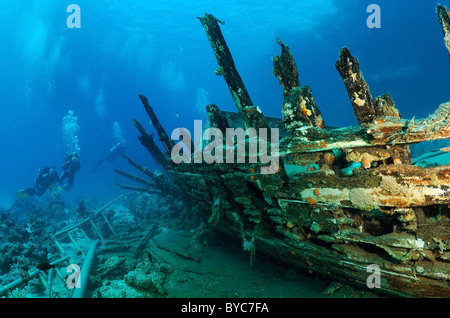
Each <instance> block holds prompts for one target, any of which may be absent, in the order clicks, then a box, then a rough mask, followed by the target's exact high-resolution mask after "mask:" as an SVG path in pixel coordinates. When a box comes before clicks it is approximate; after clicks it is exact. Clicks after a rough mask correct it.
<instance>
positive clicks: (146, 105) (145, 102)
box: [139, 95, 174, 153]
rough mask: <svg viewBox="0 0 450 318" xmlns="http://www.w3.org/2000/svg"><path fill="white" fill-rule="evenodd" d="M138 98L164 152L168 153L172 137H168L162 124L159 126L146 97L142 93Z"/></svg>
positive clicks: (171, 145) (172, 144)
mask: <svg viewBox="0 0 450 318" xmlns="http://www.w3.org/2000/svg"><path fill="white" fill-rule="evenodd" d="M139 99H140V100H141V103H142V105H144V108H145V112H146V113H147V115H148V117H150V120H151V122H152V125H153V127H155V129H156V132H157V133H158V136H159V141H161V143H162V144H163V146H164V148H165V149H166V152H167V153H170V151H171V150H172V147H173V146H174V143H173V141H172V139H170V138H169V137H168V135H167V134H166V131H165V130H164V128H163V126H161V124H160V123H159V120H158V117H156V115H155V112H154V111H153V108H152V107H151V106H150V103H149V102H148V99H147V97H145V96H144V95H139Z"/></svg>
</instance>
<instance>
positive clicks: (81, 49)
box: [0, 0, 450, 207]
mask: <svg viewBox="0 0 450 318" xmlns="http://www.w3.org/2000/svg"><path fill="white" fill-rule="evenodd" d="M72 3H75V4H78V5H79V7H80V9H81V28H79V29H70V28H68V27H67V25H66V19H67V17H68V16H69V13H67V12H66V8H67V6H68V5H70V4H72ZM371 3H376V4H378V5H379V6H380V9H381V28H379V29H370V28H368V27H367V25H366V19H367V17H368V16H369V15H370V13H368V12H366V9H367V6H368V5H369V4H371ZM436 4H437V3H434V2H433V1H420V2H419V1H405V0H402V1H388V0H377V1H375V2H374V1H372V0H371V1H366V0H361V1H350V0H339V1H338V0H320V1H293V0H290V1H288V0H283V1H280V0H277V1H256V0H249V1H235V0H232V1H226V2H224V1H215V0H200V1H188V0H184V1H174V0H148V1H136V0H130V1H118V0H115V1H104V0H98V1H95V2H94V1H86V0H71V1H53V0H42V1H26V0H17V1H9V2H7V1H2V3H1V4H0V30H1V31H0V43H2V45H1V46H0V145H1V149H0V154H1V155H0V206H5V207H6V206H8V205H10V204H11V203H12V202H13V201H14V200H15V192H16V191H17V190H19V189H22V188H24V187H27V186H32V185H33V180H34V177H35V175H36V173H37V170H38V169H39V168H40V167H42V166H45V165H54V166H56V167H57V169H58V170H59V171H61V164H62V163H63V162H64V159H65V158H64V153H65V152H66V151H67V142H66V140H65V139H64V133H63V129H62V125H63V117H64V116H66V115H67V114H68V112H69V110H72V111H73V112H74V116H76V117H77V119H78V126H79V130H78V131H77V137H78V146H79V147H80V149H81V152H80V154H81V170H80V172H79V173H78V174H77V175H76V178H75V183H74V186H73V188H72V189H70V191H68V192H67V193H65V198H67V199H74V200H77V199H79V198H91V197H96V196H98V197H107V198H108V197H110V198H112V197H114V196H115V195H117V194H118V193H120V191H121V190H120V189H119V188H118V187H117V186H116V183H121V182H123V178H122V177H120V176H118V175H116V174H115V173H114V172H113V169H114V168H123V169H126V168H128V167H129V166H128V164H127V163H126V161H125V160H124V159H121V158H119V159H117V160H116V161H114V163H112V164H111V163H105V164H104V165H102V166H101V167H100V169H99V170H98V171H97V172H96V173H92V172H91V168H92V167H93V166H94V165H95V164H96V162H97V161H98V160H100V159H101V158H103V157H104V156H106V154H107V153H108V151H109V149H110V148H111V147H112V146H113V145H114V144H115V143H116V142H117V138H116V136H115V135H114V130H113V126H114V123H116V122H117V123H118V124H119V126H120V128H121V131H122V135H123V138H124V139H125V140H126V141H127V144H128V148H127V154H128V155H129V156H130V157H132V158H133V159H134V160H135V161H137V162H140V163H141V164H144V165H147V166H148V167H150V168H158V167H157V166H156V165H155V164H154V162H153V159H152V158H151V156H150V155H149V154H148V153H147V152H146V150H145V149H144V148H143V147H142V146H141V145H140V144H139V141H138V139H137V135H138V133H137V131H136V129H135V128H134V127H133V125H132V124H131V121H132V119H133V118H134V117H136V118H137V119H138V120H139V121H141V123H143V124H144V125H145V126H146V127H147V129H149V130H150V129H151V127H150V126H149V123H148V117H147V116H146V114H145V112H144V110H143V108H142V106H141V104H140V101H139V99H138V97H137V95H138V94H144V95H146V96H147V97H148V98H149V101H150V103H151V105H152V106H153V107H154V109H155V112H156V113H157V115H158V116H159V119H160V121H161V123H162V125H163V126H164V127H165V128H166V130H167V131H169V132H171V131H172V130H173V129H175V128H177V127H179V126H183V127H187V128H191V127H192V126H193V121H194V119H203V120H205V119H206V115H205V111H204V107H205V105H206V104H208V103H215V104H217V105H218V106H219V107H220V108H221V109H223V110H235V106H234V104H233V101H232V99H231V97H230V94H229V91H228V89H227V87H226V84H225V82H224V81H223V78H221V77H218V76H215V75H214V70H215V69H216V67H217V63H216V60H215V58H214V55H213V52H212V50H211V48H210V46H209V43H208V40H207V38H206V36H205V34H204V32H203V29H202V27H201V25H200V22H199V21H198V19H197V17H198V16H202V15H203V14H204V13H206V12H208V13H211V14H214V15H215V16H216V17H217V18H218V19H220V20H223V21H225V23H226V24H225V26H223V27H222V31H223V33H224V36H225V38H226V40H227V43H228V45H229V47H230V49H231V52H232V54H233V57H234V60H235V63H236V66H237V68H238V70H239V72H240V74H241V76H242V78H243V80H244V82H245V84H246V86H247V88H248V90H249V93H250V95H251V97H252V99H253V101H254V103H255V104H256V105H259V106H260V108H261V109H262V110H263V112H264V114H265V115H268V116H275V117H280V116H281V103H282V99H283V97H282V91H281V87H280V86H279V85H278V80H277V79H276V78H275V77H274V76H273V74H271V69H272V62H271V58H272V57H273V56H275V55H278V54H279V53H280V48H279V46H278V44H277V43H276V41H275V39H276V37H278V38H280V39H281V40H282V41H283V42H284V43H285V44H286V45H289V46H290V48H291V50H292V52H293V54H294V57H295V58H296V61H297V66H298V68H299V73H300V81H301V83H302V84H308V85H310V86H311V88H312V90H313V93H314V97H315V99H316V101H317V103H318V105H319V107H320V108H321V110H322V114H323V116H324V119H325V122H326V123H327V124H328V125H332V126H347V125H356V120H355V117H354V114H353V112H352V108H351V104H350V101H349V99H348V97H347V93H346V90H345V87H344V85H343V83H342V80H341V78H340V76H339V74H338V72H337V71H336V69H335V66H334V64H335V62H336V60H337V59H338V56H339V50H340V49H341V48H342V47H343V46H348V47H349V48H350V50H351V52H352V53H353V55H354V56H356V57H357V58H358V59H359V61H360V64H361V70H362V72H363V74H364V76H365V78H366V80H367V81H368V83H369V85H370V88H371V92H372V95H373V96H374V97H375V96H378V95H381V94H383V93H386V92H390V93H391V94H392V96H393V98H394V100H395V102H396V105H397V108H398V109H399V110H400V112H401V114H402V116H403V117H406V118H412V117H413V116H416V118H421V117H425V116H427V115H428V114H429V113H430V112H433V111H434V110H435V109H436V108H437V107H438V106H439V104H441V103H442V102H446V101H449V100H450V91H449V90H448V87H449V85H450V76H449V71H450V64H449V61H448V54H447V51H446V49H445V47H444V43H443V36H442V30H441V27H440V25H439V24H438V23H437V21H436V20H437V17H436V13H435V6H436ZM443 4H444V5H447V6H449V5H450V2H448V1H443Z"/></svg>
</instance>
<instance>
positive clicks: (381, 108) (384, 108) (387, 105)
mask: <svg viewBox="0 0 450 318" xmlns="http://www.w3.org/2000/svg"><path fill="white" fill-rule="evenodd" d="M373 107H374V110H375V115H376V117H378V118H380V117H392V118H391V119H400V118H401V117H400V112H399V111H398V109H397V108H396V107H395V103H394V100H393V99H392V96H391V94H389V93H387V94H383V95H381V96H379V97H377V98H375V101H374V105H373Z"/></svg>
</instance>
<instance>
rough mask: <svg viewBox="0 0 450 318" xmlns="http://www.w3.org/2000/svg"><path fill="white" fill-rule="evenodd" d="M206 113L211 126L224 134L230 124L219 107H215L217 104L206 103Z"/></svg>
mask: <svg viewBox="0 0 450 318" xmlns="http://www.w3.org/2000/svg"><path fill="white" fill-rule="evenodd" d="M206 114H207V115H208V119H209V121H210V122H211V127H215V128H219V129H220V130H221V131H222V133H223V135H224V136H225V134H226V129H227V128H229V127H230V126H229V124H228V120H227V119H226V117H225V116H224V115H223V114H222V113H221V112H220V109H219V107H217V105H215V104H210V105H207V106H206ZM192 149H194V148H192Z"/></svg>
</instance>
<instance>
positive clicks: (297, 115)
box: [272, 38, 325, 131]
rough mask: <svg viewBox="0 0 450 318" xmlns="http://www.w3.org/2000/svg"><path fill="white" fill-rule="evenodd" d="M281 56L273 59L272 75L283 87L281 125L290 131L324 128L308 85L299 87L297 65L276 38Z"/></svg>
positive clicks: (289, 52)
mask: <svg viewBox="0 0 450 318" xmlns="http://www.w3.org/2000/svg"><path fill="white" fill-rule="evenodd" d="M277 43H278V44H279V45H280V46H281V54H280V55H279V56H278V55H277V56H275V57H273V59H272V62H273V69H272V73H274V74H275V76H276V77H277V79H278V80H279V81H280V84H281V86H282V87H283V95H284V101H283V106H282V113H283V124H284V127H285V128H286V130H289V131H292V130H295V129H297V128H300V127H302V126H305V125H306V126H314V127H318V128H325V123H324V121H323V118H322V114H321V112H320V110H319V107H317V104H316V101H315V100H314V97H313V95H312V90H311V88H310V87H309V86H308V85H305V86H302V87H300V80H299V76H298V70H297V64H296V63H295V60H294V56H293V54H292V52H291V50H290V49H289V46H287V45H284V44H283V42H281V40H280V39H278V38H277Z"/></svg>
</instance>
